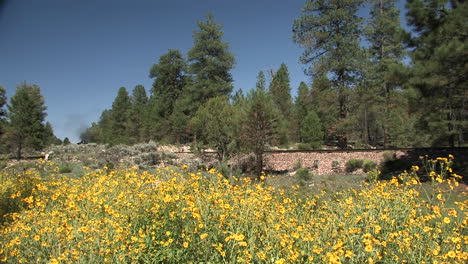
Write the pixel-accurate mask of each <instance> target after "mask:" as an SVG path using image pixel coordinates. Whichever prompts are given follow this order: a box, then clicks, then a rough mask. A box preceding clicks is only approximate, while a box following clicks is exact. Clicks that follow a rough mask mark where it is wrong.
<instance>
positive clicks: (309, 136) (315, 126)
mask: <svg viewBox="0 0 468 264" xmlns="http://www.w3.org/2000/svg"><path fill="white" fill-rule="evenodd" d="M323 135H324V133H323V129H322V124H321V123H320V119H319V117H318V116H317V114H316V113H315V112H314V111H310V112H309V113H308V114H307V116H306V117H305V119H304V122H303V123H302V125H301V138H302V142H304V143H306V144H307V145H308V146H309V147H310V148H312V149H318V148H320V146H321V145H322V143H323Z"/></svg>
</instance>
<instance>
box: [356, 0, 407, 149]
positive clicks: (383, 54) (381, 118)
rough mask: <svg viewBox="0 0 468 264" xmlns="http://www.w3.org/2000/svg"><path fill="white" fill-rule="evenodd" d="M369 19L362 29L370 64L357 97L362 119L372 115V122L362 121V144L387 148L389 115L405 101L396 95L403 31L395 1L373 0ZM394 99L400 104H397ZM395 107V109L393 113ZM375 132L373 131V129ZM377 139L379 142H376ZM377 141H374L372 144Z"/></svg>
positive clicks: (400, 78)
mask: <svg viewBox="0 0 468 264" xmlns="http://www.w3.org/2000/svg"><path fill="white" fill-rule="evenodd" d="M371 2H372V6H371V11H370V15H371V18H370V20H369V25H368V26H367V28H366V37H367V39H368V41H369V43H370V46H369V53H370V59H371V65H370V67H369V72H368V74H367V76H366V77H367V79H368V80H367V82H366V86H367V89H366V91H364V92H363V93H362V94H361V97H360V98H361V99H364V100H365V102H364V103H363V104H361V108H362V111H361V112H362V113H363V116H364V117H365V118H368V117H369V116H374V117H375V118H374V122H371V120H370V119H367V120H364V121H363V123H364V124H365V125H364V131H365V132H364V133H363V134H364V135H365V136H364V137H365V139H364V142H366V143H370V144H373V145H375V144H377V143H380V142H381V143H382V145H383V147H387V146H388V145H389V144H391V145H394V142H393V143H392V140H393V139H392V138H391V137H390V134H392V131H390V130H389V129H390V127H393V128H394V129H398V128H397V127H395V125H396V124H390V121H391V120H394V118H393V117H392V116H391V114H395V113H397V112H399V113H400V114H401V113H403V112H404V111H405V109H403V108H402V107H403V106H404V105H405V101H407V100H405V98H401V97H400V96H398V94H399V90H401V87H402V85H403V82H404V74H403V72H404V71H406V69H405V67H404V66H403V63H402V59H403V56H404V47H403V37H404V31H403V29H402V27H401V25H400V19H399V17H400V10H399V9H398V8H397V7H396V6H395V2H396V0H373V1H371ZM397 99H402V101H400V102H397ZM395 107H396V108H399V110H397V111H395V110H396V109H395ZM369 110H373V112H369ZM372 126H374V127H375V126H380V129H379V130H381V135H378V134H377V135H376V134H372V133H370V131H371V130H372V128H371V127H372ZM374 130H375V128H374ZM377 138H381V139H382V140H377ZM376 141H378V142H376Z"/></svg>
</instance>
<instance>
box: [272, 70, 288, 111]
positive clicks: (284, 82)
mask: <svg viewBox="0 0 468 264" xmlns="http://www.w3.org/2000/svg"><path fill="white" fill-rule="evenodd" d="M269 92H270V93H271V97H272V98H273V102H274V103H275V104H276V105H277V106H278V108H279V109H280V111H281V113H282V114H283V116H284V117H288V116H289V115H290V113H291V106H292V100H291V86H290V85H289V72H288V67H287V66H286V64H284V63H282V64H281V66H280V68H279V70H278V71H277V72H276V74H275V75H274V76H273V79H272V81H271V83H270V88H269Z"/></svg>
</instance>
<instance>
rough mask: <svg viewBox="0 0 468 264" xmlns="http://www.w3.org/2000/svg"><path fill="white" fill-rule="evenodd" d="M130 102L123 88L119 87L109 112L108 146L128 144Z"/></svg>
mask: <svg viewBox="0 0 468 264" xmlns="http://www.w3.org/2000/svg"><path fill="white" fill-rule="evenodd" d="M131 106H132V102H131V99H130V96H129V95H128V92H127V89H125V87H120V89H119V92H118V93H117V97H116V98H115V100H114V102H113V103H112V109H111V111H110V129H111V133H112V136H111V137H110V138H109V143H110V144H127V143H129V137H130V133H129V129H128V126H129V115H130V108H131Z"/></svg>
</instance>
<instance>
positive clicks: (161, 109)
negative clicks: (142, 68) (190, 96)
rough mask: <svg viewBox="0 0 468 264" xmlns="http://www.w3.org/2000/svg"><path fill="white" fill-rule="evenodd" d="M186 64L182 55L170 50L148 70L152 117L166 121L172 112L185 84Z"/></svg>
mask: <svg viewBox="0 0 468 264" xmlns="http://www.w3.org/2000/svg"><path fill="white" fill-rule="evenodd" d="M186 70H187V63H186V62H185V59H184V57H183V56H182V53H181V52H180V51H178V50H172V49H170V50H169V52H168V53H166V54H164V55H162V56H161V57H160V58H159V62H158V64H155V65H153V67H152V68H151V70H150V78H154V83H153V87H152V88H151V99H150V101H151V104H152V108H153V111H152V112H151V114H152V115H156V116H158V117H160V118H162V119H167V118H168V117H169V116H170V115H171V114H172V112H173V110H174V105H175V103H176V101H177V99H178V98H179V96H180V95H181V93H182V90H183V89H184V86H185V85H186V82H187V75H186Z"/></svg>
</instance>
